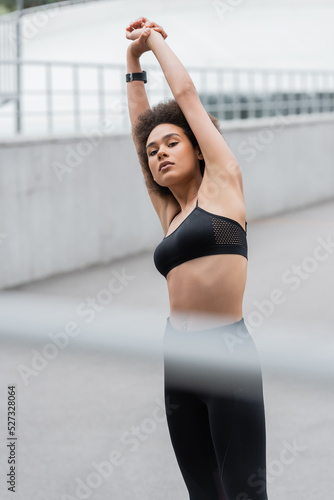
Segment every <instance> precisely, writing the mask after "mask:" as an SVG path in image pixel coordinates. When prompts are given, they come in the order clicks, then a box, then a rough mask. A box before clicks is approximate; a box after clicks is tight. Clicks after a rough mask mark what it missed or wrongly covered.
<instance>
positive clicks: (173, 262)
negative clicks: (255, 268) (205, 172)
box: [154, 201, 248, 278]
mask: <svg viewBox="0 0 334 500" xmlns="http://www.w3.org/2000/svg"><path fill="white" fill-rule="evenodd" d="M217 254H238V255H243V256H244V257H246V259H247V258H248V256H247V222H246V231H245V230H244V228H243V227H242V226H241V224H239V222H237V221H235V220H233V219H229V218H228V217H224V216H222V215H216V214H212V213H210V212H207V211H206V210H203V208H200V207H199V206H198V201H197V202H196V207H195V208H194V210H193V211H192V212H190V214H189V215H188V216H187V217H186V218H185V219H184V220H183V221H182V222H181V224H180V225H179V226H178V227H177V228H176V229H175V231H173V232H172V233H171V234H169V235H168V236H165V237H164V238H163V240H162V241H161V243H159V245H158V246H157V248H156V249H155V252H154V263H155V266H156V268H157V270H158V271H159V272H160V273H161V274H162V275H163V276H164V277H165V278H166V276H167V274H168V273H169V271H170V270H171V269H173V268H174V267H176V266H179V265H180V264H182V263H183V262H187V261H188V260H191V259H196V258H198V257H204V256H206V255H217Z"/></svg>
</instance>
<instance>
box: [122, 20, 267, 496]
mask: <svg viewBox="0 0 334 500" xmlns="http://www.w3.org/2000/svg"><path fill="white" fill-rule="evenodd" d="M126 36H127V38H128V39H129V40H131V41H132V43H131V44H130V45H129V47H128V51H127V71H128V74H127V77H126V81H127V82H128V83H127V93H128V105H129V114H130V120H131V125H132V133H133V139H134V142H135V145H136V149H137V153H138V157H139V161H140V164H141V167H142V170H143V174H144V178H145V182H146V186H147V189H148V194H149V196H150V198H151V201H152V204H153V206H154V208H155V210H156V212H157V215H158V217H159V219H160V222H161V225H162V228H163V231H164V234H165V237H164V238H163V240H162V242H161V243H160V245H158V247H157V249H156V251H155V254H154V259H155V264H156V267H157V269H158V270H159V271H160V272H161V274H162V275H163V276H165V278H166V281H167V286H168V292H169V300H170V315H169V317H168V318H167V324H166V331H165V337H164V342H165V367H164V368H165V402H166V414H167V422H168V427H169V431H170V437H171V441H172V444H173V447H174V450H175V454H176V458H177V460H178V463H179V466H180V470H181V473H182V475H183V478H184V480H185V483H186V486H187V488H188V491H189V495H190V499H191V500H232V499H233V500H267V493H266V479H265V476H266V474H265V460H266V458H265V417H264V407H263V395H262V378H261V371H260V367H259V362H258V357H257V352H256V349H255V346H254V343H253V341H252V339H251V337H250V335H249V333H248V330H247V328H246V325H245V323H244V320H243V314H242V301H243V294H244V289H245V285H246V273H247V239H246V224H247V223H246V214H245V202H244V195H243V185H242V176H241V171H240V168H239V165H238V162H237V160H236V158H235V157H234V155H233V153H232V152H231V150H230V149H229V147H228V146H227V144H226V142H225V140H224V138H223V136H222V135H221V133H220V131H219V126H218V122H217V120H216V119H215V118H214V117H213V116H211V115H210V114H208V113H207V112H206V111H205V109H204V108H203V106H202V104H201V101H200V99H199V96H198V93H197V91H196V89H195V87H194V84H193V82H192V80H191V78H190V76H189V75H188V73H187V71H186V69H185V68H184V66H183V65H182V63H181V62H180V61H179V59H178V58H177V57H176V55H175V54H174V53H173V51H172V50H171V49H170V47H169V46H168V45H167V43H166V42H165V38H166V37H167V34H166V32H165V31H164V29H163V28H162V27H161V26H159V25H157V24H156V23H154V22H151V21H149V20H148V19H147V18H145V17H141V18H139V19H137V20H136V21H134V22H132V23H130V25H129V26H128V27H127V28H126ZM149 50H152V51H153V53H154V55H155V56H156V58H157V60H158V62H159V64H160V66H161V68H162V70H163V73H164V75H165V77H166V79H167V82H168V84H169V87H170V89H171V91H172V93H173V96H174V98H175V99H174V100H170V101H168V102H162V103H160V104H158V105H157V106H155V107H153V108H152V109H150V106H149V102H148V100H147V97H146V93H145V89H144V85H145V80H146V74H145V73H143V72H142V68H141V65H140V57H141V55H142V54H143V53H144V52H146V51H149ZM202 352H203V353H204V352H205V354H206V355H207V354H208V353H209V359H210V360H211V362H210V363H208V362H205V363H201V362H200V356H199V354H201V353H202ZM206 359H207V358H206ZM233 367H234V369H233ZM243 367H244V368H245V367H246V368H249V370H248V371H247V370H246V371H245V370H244V369H241V368H243ZM231 368H232V371H231Z"/></svg>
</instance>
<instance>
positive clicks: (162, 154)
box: [158, 151, 166, 158]
mask: <svg viewBox="0 0 334 500" xmlns="http://www.w3.org/2000/svg"><path fill="white" fill-rule="evenodd" d="M162 156H166V153H165V152H164V151H159V152H158V158H161V157H162Z"/></svg>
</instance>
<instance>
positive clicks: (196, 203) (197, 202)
mask: <svg viewBox="0 0 334 500" xmlns="http://www.w3.org/2000/svg"><path fill="white" fill-rule="evenodd" d="M197 207H198V199H197V200H196V208H197Z"/></svg>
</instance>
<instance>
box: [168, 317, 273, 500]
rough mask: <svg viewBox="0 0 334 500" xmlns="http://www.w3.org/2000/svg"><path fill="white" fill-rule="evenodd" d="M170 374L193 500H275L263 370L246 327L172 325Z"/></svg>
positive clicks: (180, 452)
mask: <svg viewBox="0 0 334 500" xmlns="http://www.w3.org/2000/svg"><path fill="white" fill-rule="evenodd" d="M208 359H209V363H207V361H208ZM164 370H165V405H166V415H167V422H168V428H169V432H170V437H171V441H172V445H173V448H174V451H175V455H176V458H177V461H178V464H179V467H180V470H181V473H182V475H183V478H184V481H185V483H186V486H187V488H188V491H189V496H190V500H267V492H266V435H265V414H264V405H263V394H262V376H261V368H260V363H259V358H258V354H257V351H256V347H255V344H254V342H253V340H252V338H251V336H250V334H249V332H248V330H247V327H246V325H245V323H244V320H243V319H241V320H240V321H238V322H236V323H233V324H230V325H224V326H220V327H218V328H211V329H207V330H201V331H186V332H183V331H179V330H176V329H174V328H173V326H172V325H171V323H170V320H169V318H167V325H166V330H165V335H164Z"/></svg>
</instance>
